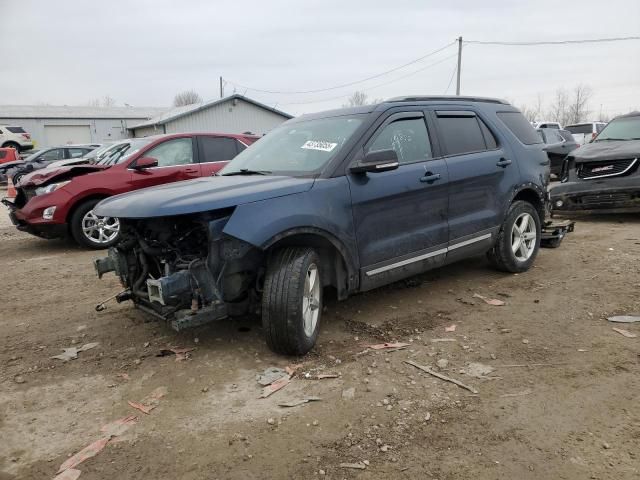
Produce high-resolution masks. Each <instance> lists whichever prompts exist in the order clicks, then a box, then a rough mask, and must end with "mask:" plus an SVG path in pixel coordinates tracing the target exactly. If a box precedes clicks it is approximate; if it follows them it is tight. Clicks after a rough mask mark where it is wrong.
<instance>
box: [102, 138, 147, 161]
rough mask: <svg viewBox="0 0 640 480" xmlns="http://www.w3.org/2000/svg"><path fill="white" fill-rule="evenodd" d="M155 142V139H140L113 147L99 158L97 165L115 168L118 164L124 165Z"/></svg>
mask: <svg viewBox="0 0 640 480" xmlns="http://www.w3.org/2000/svg"><path fill="white" fill-rule="evenodd" d="M153 140H155V139H153V138H140V139H135V140H130V141H128V142H125V143H118V144H116V145H113V146H112V149H110V150H109V151H108V152H106V154H104V155H103V157H102V158H99V159H98V161H97V162H96V164H97V165H105V166H113V165H115V164H117V163H122V162H124V161H126V160H127V159H129V158H131V155H134V154H136V153H138V152H139V151H140V149H141V148H143V147H146V146H147V145H149V144H150V143H151V142H152V141H153Z"/></svg>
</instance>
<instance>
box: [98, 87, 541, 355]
mask: <svg viewBox="0 0 640 480" xmlns="http://www.w3.org/2000/svg"><path fill="white" fill-rule="evenodd" d="M548 181H549V160H548V158H547V155H546V154H545V152H544V151H543V150H542V145H541V139H540V137H539V136H538V134H537V133H536V131H535V130H534V129H533V127H532V126H531V125H530V124H529V122H528V121H527V120H526V119H525V118H524V117H523V116H522V114H521V113H520V112H519V111H518V110H517V109H516V108H514V107H513V106H511V105H509V104H508V103H506V102H504V101H501V100H496V99H490V98H475V97H406V98H394V99H391V100H389V101H385V102H383V103H380V104H378V105H371V106H363V107H355V108H347V109H340V110H333V111H328V112H322V113H316V114H310V115H303V116H301V117H298V118H294V119H292V120H289V121H287V122H286V123H284V124H282V125H281V126H279V127H278V128H276V129H274V130H273V131H272V132H270V133H269V134H268V135H266V136H265V137H264V138H262V139H260V140H259V141H257V142H256V143H255V144H254V145H252V146H251V147H250V148H247V149H246V150H245V151H243V152H242V153H240V154H239V155H238V156H237V157H236V158H235V159H234V160H233V161H231V162H230V163H229V164H228V165H227V166H226V167H225V168H224V169H223V170H221V171H220V172H219V173H218V174H217V175H215V176H213V177H208V178H200V179H196V180H190V181H185V182H179V183H174V184H170V185H164V186H159V187H153V188H148V189H143V190H139V191H135V192H131V193H127V194H123V195H118V196H115V197H111V198H108V199H106V200H103V201H102V202H101V203H100V204H99V205H98V206H97V207H96V209H95V211H96V213H97V214H98V215H101V216H109V217H118V218H119V219H120V225H121V233H122V239H121V241H120V243H119V244H118V245H117V246H115V247H112V248H111V249H110V250H109V254H108V256H107V257H106V258H103V259H100V260H96V261H95V266H96V270H97V272H98V275H99V276H101V275H102V274H104V273H105V272H110V271H115V273H116V275H118V276H119V277H120V279H121V282H122V284H123V286H124V287H125V290H124V291H123V292H122V293H121V294H119V295H118V296H117V300H118V301H124V300H132V301H133V303H134V304H135V305H136V307H138V308H140V309H142V310H144V311H145V312H148V313H149V314H151V315H154V316H156V317H158V318H160V319H163V320H166V321H168V322H170V323H171V325H172V326H173V328H175V329H176V330H181V329H183V328H186V327H189V326H196V325H201V324H203V323H206V322H209V321H212V320H220V319H224V318H226V317H229V316H235V315H244V314H247V313H253V312H261V315H262V322H263V326H264V331H265V335H266V340H267V343H268V345H269V346H270V347H271V348H272V349H273V350H274V351H276V352H279V353H283V354H294V355H300V354H304V353H306V352H308V351H309V350H310V349H311V348H312V347H313V345H314V343H315V341H316V338H317V335H318V330H319V328H318V327H319V324H320V318H321V315H322V300H323V290H324V289H325V287H332V288H333V289H335V291H336V294H337V297H338V298H339V299H345V298H347V297H348V296H349V295H351V294H354V293H357V292H362V291H366V290H371V289H373V288H377V287H380V286H381V285H386V284H388V283H391V282H394V281H396V280H400V279H402V278H405V277H409V276H411V275H415V274H418V273H421V272H424V271H426V270H429V269H432V268H436V267H440V266H442V265H445V264H448V263H451V262H455V261H457V260H460V259H462V258H465V257H470V256H473V255H478V254H484V253H486V254H487V257H488V259H489V262H490V263H491V264H492V265H493V266H494V267H496V268H498V269H500V270H503V271H506V272H523V271H525V270H527V269H528V268H529V267H530V266H531V264H532V263H533V261H534V259H535V257H536V254H537V252H538V249H539V246H540V240H541V234H542V232H541V229H542V224H543V221H544V216H545V207H546V201H547V185H548Z"/></svg>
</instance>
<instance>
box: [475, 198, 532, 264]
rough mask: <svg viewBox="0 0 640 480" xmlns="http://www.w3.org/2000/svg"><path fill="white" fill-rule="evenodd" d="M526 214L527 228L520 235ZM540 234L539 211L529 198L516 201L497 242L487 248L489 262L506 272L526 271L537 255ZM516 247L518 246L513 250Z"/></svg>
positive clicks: (510, 209)
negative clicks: (528, 200)
mask: <svg viewBox="0 0 640 480" xmlns="http://www.w3.org/2000/svg"><path fill="white" fill-rule="evenodd" d="M525 218H526V219H527V222H526V227H525V229H524V230H525V231H524V233H523V235H519V232H520V231H521V229H520V226H522V225H523V222H524V220H525ZM531 221H533V225H531V223H530V222H531ZM514 225H516V228H514ZM534 234H535V237H534V236H533V235H534ZM540 236H541V225H540V216H539V215H538V211H537V210H536V209H535V208H534V207H533V205H531V204H530V203H529V202H525V201H522V200H517V201H515V202H513V203H512V204H511V206H510V207H509V211H508V212H507V216H506V218H505V219H504V222H503V223H502V226H501V227H500V232H499V233H498V239H497V240H496V243H495V245H494V246H493V248H492V249H491V250H489V251H488V252H487V258H488V259H489V263H490V264H491V265H492V266H493V267H494V268H496V269H498V270H501V271H503V272H511V273H519V272H526V271H527V270H529V268H530V267H531V265H532V264H533V262H534V260H535V259H536V255H538V250H539V249H540ZM518 240H519V242H520V243H518ZM515 247H517V249H516V250H515V252H514V248H515Z"/></svg>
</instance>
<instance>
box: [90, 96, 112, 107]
mask: <svg viewBox="0 0 640 480" xmlns="http://www.w3.org/2000/svg"><path fill="white" fill-rule="evenodd" d="M115 104H116V99H115V98H113V97H112V96H110V95H105V96H104V97H102V98H94V99H93V100H89V101H88V102H87V105H88V106H89V107H113V106H114V105H115Z"/></svg>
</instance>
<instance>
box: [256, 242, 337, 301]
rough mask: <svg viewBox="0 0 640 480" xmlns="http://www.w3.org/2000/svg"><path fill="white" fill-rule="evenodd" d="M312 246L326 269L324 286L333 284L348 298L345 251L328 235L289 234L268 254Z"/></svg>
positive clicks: (271, 246)
mask: <svg viewBox="0 0 640 480" xmlns="http://www.w3.org/2000/svg"><path fill="white" fill-rule="evenodd" d="M294 246H295V247H312V248H314V249H315V250H316V251H317V252H318V255H320V259H321V260H322V268H323V270H324V275H323V277H324V286H332V287H335V289H336V290H337V292H338V298H346V296H347V294H348V291H349V285H348V283H349V282H348V277H349V273H348V265H347V262H346V260H345V258H344V256H343V253H342V252H340V251H339V250H338V248H337V247H336V246H335V245H334V244H333V243H332V242H331V241H330V240H328V239H327V238H326V237H323V236H322V235H319V234H316V233H296V234H292V235H288V236H286V237H284V238H282V239H280V240H278V241H276V242H275V243H273V244H272V245H270V246H269V248H268V250H267V255H270V254H271V253H272V252H275V251H276V250H279V249H281V248H283V247H294Z"/></svg>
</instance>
